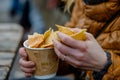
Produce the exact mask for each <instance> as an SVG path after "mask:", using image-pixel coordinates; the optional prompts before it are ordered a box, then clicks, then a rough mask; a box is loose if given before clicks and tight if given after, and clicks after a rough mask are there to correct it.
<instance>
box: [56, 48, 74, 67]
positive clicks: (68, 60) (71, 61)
mask: <svg viewBox="0 0 120 80" xmlns="http://www.w3.org/2000/svg"><path fill="white" fill-rule="evenodd" d="M54 49H55V52H56V54H57V56H58V57H59V58H60V59H61V60H62V61H66V62H67V63H68V64H70V65H72V66H74V67H76V66H75V65H76V63H75V62H76V61H75V60H74V59H73V58H71V57H69V56H65V55H63V54H62V53H61V52H60V51H59V50H58V49H57V48H54Z"/></svg>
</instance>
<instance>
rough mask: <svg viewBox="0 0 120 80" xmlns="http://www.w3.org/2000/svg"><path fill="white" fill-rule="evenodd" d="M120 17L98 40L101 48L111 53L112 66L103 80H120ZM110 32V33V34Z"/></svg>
mask: <svg viewBox="0 0 120 80" xmlns="http://www.w3.org/2000/svg"><path fill="white" fill-rule="evenodd" d="M119 22H120V17H119V18H117V19H116V20H114V21H113V22H112V23H111V24H110V25H109V27H108V28H107V29H106V30H105V32H104V33H102V34H101V35H100V36H99V37H98V38H97V40H98V41H99V43H100V44H101V46H102V47H103V48H104V49H105V50H107V51H109V52H110V54H111V60H112V64H111V66H110V67H109V69H108V72H107V73H106V74H105V75H104V77H103V80H113V79H115V80H119V79H120V26H119ZM108 30H109V32H108Z"/></svg>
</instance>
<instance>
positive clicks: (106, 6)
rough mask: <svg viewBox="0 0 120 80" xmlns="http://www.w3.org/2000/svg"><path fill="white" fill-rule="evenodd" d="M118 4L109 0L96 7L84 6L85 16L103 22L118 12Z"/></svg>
mask: <svg viewBox="0 0 120 80" xmlns="http://www.w3.org/2000/svg"><path fill="white" fill-rule="evenodd" d="M119 4H120V1H119V0H109V1H107V2H104V3H100V4H98V5H86V8H85V15H86V16H87V17H89V18H91V19H93V20H95V21H100V22H104V21H107V20H109V19H110V18H111V16H112V15H114V14H115V13H116V12H117V11H118V10H119V8H120V6H119Z"/></svg>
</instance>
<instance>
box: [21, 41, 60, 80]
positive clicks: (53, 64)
mask: <svg viewBox="0 0 120 80" xmlns="http://www.w3.org/2000/svg"><path fill="white" fill-rule="evenodd" d="M23 45H24V47H25V48H26V52H27V54H28V59H29V60H31V61H33V62H35V64H36V71H35V73H34V77H35V78H39V79H49V78H52V77H54V76H55V75H56V72H57V69H58V63H59V59H58V57H57V55H56V54H55V51H54V49H53V48H29V47H28V46H27V40H26V41H25V42H24V43H23Z"/></svg>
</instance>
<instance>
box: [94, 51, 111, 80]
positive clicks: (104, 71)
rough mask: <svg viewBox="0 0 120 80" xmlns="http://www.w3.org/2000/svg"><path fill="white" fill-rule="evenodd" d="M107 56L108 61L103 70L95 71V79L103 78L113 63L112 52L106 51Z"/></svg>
mask: <svg viewBox="0 0 120 80" xmlns="http://www.w3.org/2000/svg"><path fill="white" fill-rule="evenodd" d="M106 56H107V62H106V64H105V65H104V67H103V68H102V69H101V71H99V72H96V71H94V72H93V77H94V79H95V80H102V77H103V76H104V74H105V73H106V72H107V71H108V68H109V67H110V65H111V64H112V61H111V55H110V53H109V52H106Z"/></svg>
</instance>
